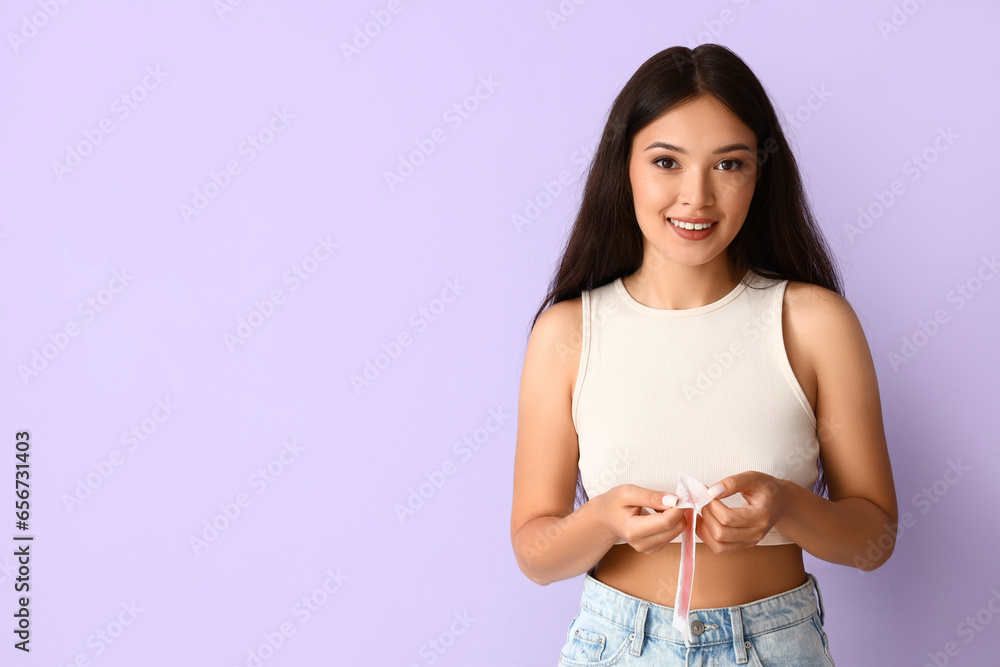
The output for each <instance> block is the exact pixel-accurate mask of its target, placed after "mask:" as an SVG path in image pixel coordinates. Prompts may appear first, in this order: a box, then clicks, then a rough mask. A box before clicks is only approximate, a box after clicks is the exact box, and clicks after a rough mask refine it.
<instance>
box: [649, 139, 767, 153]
mask: <svg viewBox="0 0 1000 667" xmlns="http://www.w3.org/2000/svg"><path fill="white" fill-rule="evenodd" d="M650 148H665V149H666V150H668V151H676V152H678V153H684V154H685V155H687V151H686V150H684V149H683V148H680V147H678V146H674V145H673V144H665V143H663V142H662V141H654V142H653V143H651V144H650V145H649V146H646V150H647V151H648V150H649V149H650ZM731 151H746V152H747V153H752V152H753V151H751V150H750V147H749V146H747V145H746V144H729V145H728V146H722V147H721V148H716V149H715V150H714V151H712V153H713V154H718V153H729V152H731Z"/></svg>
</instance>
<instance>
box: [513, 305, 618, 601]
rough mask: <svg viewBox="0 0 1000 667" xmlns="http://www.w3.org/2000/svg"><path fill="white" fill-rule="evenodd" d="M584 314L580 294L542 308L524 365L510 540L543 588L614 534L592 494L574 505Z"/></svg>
mask: <svg viewBox="0 0 1000 667" xmlns="http://www.w3.org/2000/svg"><path fill="white" fill-rule="evenodd" d="M581 318H582V310H581V305H580V301H579V300H573V301H563V302H560V303H557V304H554V305H553V306H551V307H550V308H548V309H547V310H546V311H545V312H543V313H542V315H541V316H540V317H539V318H538V321H537V322H536V323H535V326H534V328H533V329H532V332H531V337H530V338H529V340H528V348H527V351H526V352H525V358H524V368H523V369H522V371H521V390H520V395H519V397H518V406H517V450H516V452H515V456H514V498H513V507H512V510H511V522H510V532H511V543H512V545H513V547H514V556H515V558H516V559H517V564H518V566H519V567H520V568H521V571H522V572H524V574H525V575H526V576H527V577H528V578H529V579H531V580H532V581H534V582H535V583H537V584H540V585H543V586H544V585H547V584H549V583H552V582H553V581H561V580H563V579H569V578H571V577H574V576H577V575H579V574H582V573H584V572H586V571H587V570H589V569H590V568H591V567H593V566H594V565H595V564H597V562H598V561H599V560H600V559H601V557H603V556H604V554H605V553H607V551H608V549H610V548H611V546H612V545H613V544H614V543H615V542H616V541H617V540H618V536H617V535H615V534H614V533H612V532H611V531H610V530H608V529H607V528H606V527H605V526H604V524H603V522H602V521H601V518H600V512H599V511H595V510H597V509H598V508H597V502H596V501H595V500H591V501H589V502H587V503H585V504H584V505H582V506H581V507H580V508H579V509H577V510H576V511H573V498H574V495H575V492H576V477H577V459H578V456H579V450H578V444H577V436H576V429H575V427H574V426H573V420H572V413H571V405H572V399H573V386H572V383H574V382H575V377H576V369H577V368H578V367H579V363H580V332H581V329H582V326H581V324H580V320H581Z"/></svg>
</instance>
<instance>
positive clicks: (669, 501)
mask: <svg viewBox="0 0 1000 667" xmlns="http://www.w3.org/2000/svg"><path fill="white" fill-rule="evenodd" d="M661 502H662V503H663V504H664V505H666V506H667V507H676V506H677V496H675V495H674V494H672V493H668V494H666V495H664V496H663V500H662V501H661Z"/></svg>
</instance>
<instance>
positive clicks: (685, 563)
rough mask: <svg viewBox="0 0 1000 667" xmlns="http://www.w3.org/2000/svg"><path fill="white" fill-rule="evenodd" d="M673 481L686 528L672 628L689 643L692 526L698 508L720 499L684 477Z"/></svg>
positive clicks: (704, 487)
mask: <svg viewBox="0 0 1000 667" xmlns="http://www.w3.org/2000/svg"><path fill="white" fill-rule="evenodd" d="M677 477H678V479H677V494H676V495H677V498H678V500H677V507H683V508H686V509H685V512H684V518H685V519H687V527H686V528H685V529H684V533H683V534H682V536H681V566H680V569H679V570H678V572H677V595H676V596H675V597H674V622H673V626H674V627H675V628H677V629H678V630H680V631H681V632H683V633H684V637H685V638H686V639H688V640H689V641H690V640H692V639H693V637H692V636H691V626H690V624H689V623H688V620H687V619H688V612H689V611H690V608H691V589H692V586H693V584H694V554H695V550H694V537H695V526H696V525H697V521H698V515H699V514H701V508H703V507H704V506H705V505H707V504H708V503H710V502H712V500H714V499H715V498H716V497H717V496H719V495H721V494H722V490H721V489H717V488H716V487H712V488H713V491H711V492H710V491H709V489H708V487H706V486H705V485H704V484H702V483H701V482H699V481H698V480H696V479H694V478H693V477H690V476H688V475H685V474H684V473H678V475H677Z"/></svg>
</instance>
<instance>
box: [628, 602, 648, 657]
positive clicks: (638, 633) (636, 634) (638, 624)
mask: <svg viewBox="0 0 1000 667" xmlns="http://www.w3.org/2000/svg"><path fill="white" fill-rule="evenodd" d="M650 604H651V603H650V602H649V601H648V600H642V601H641V602H640V603H639V609H638V610H636V613H635V622H634V623H633V624H632V648H631V649H629V653H631V654H632V655H642V642H643V640H644V639H645V638H646V612H647V611H649V605H650Z"/></svg>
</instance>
